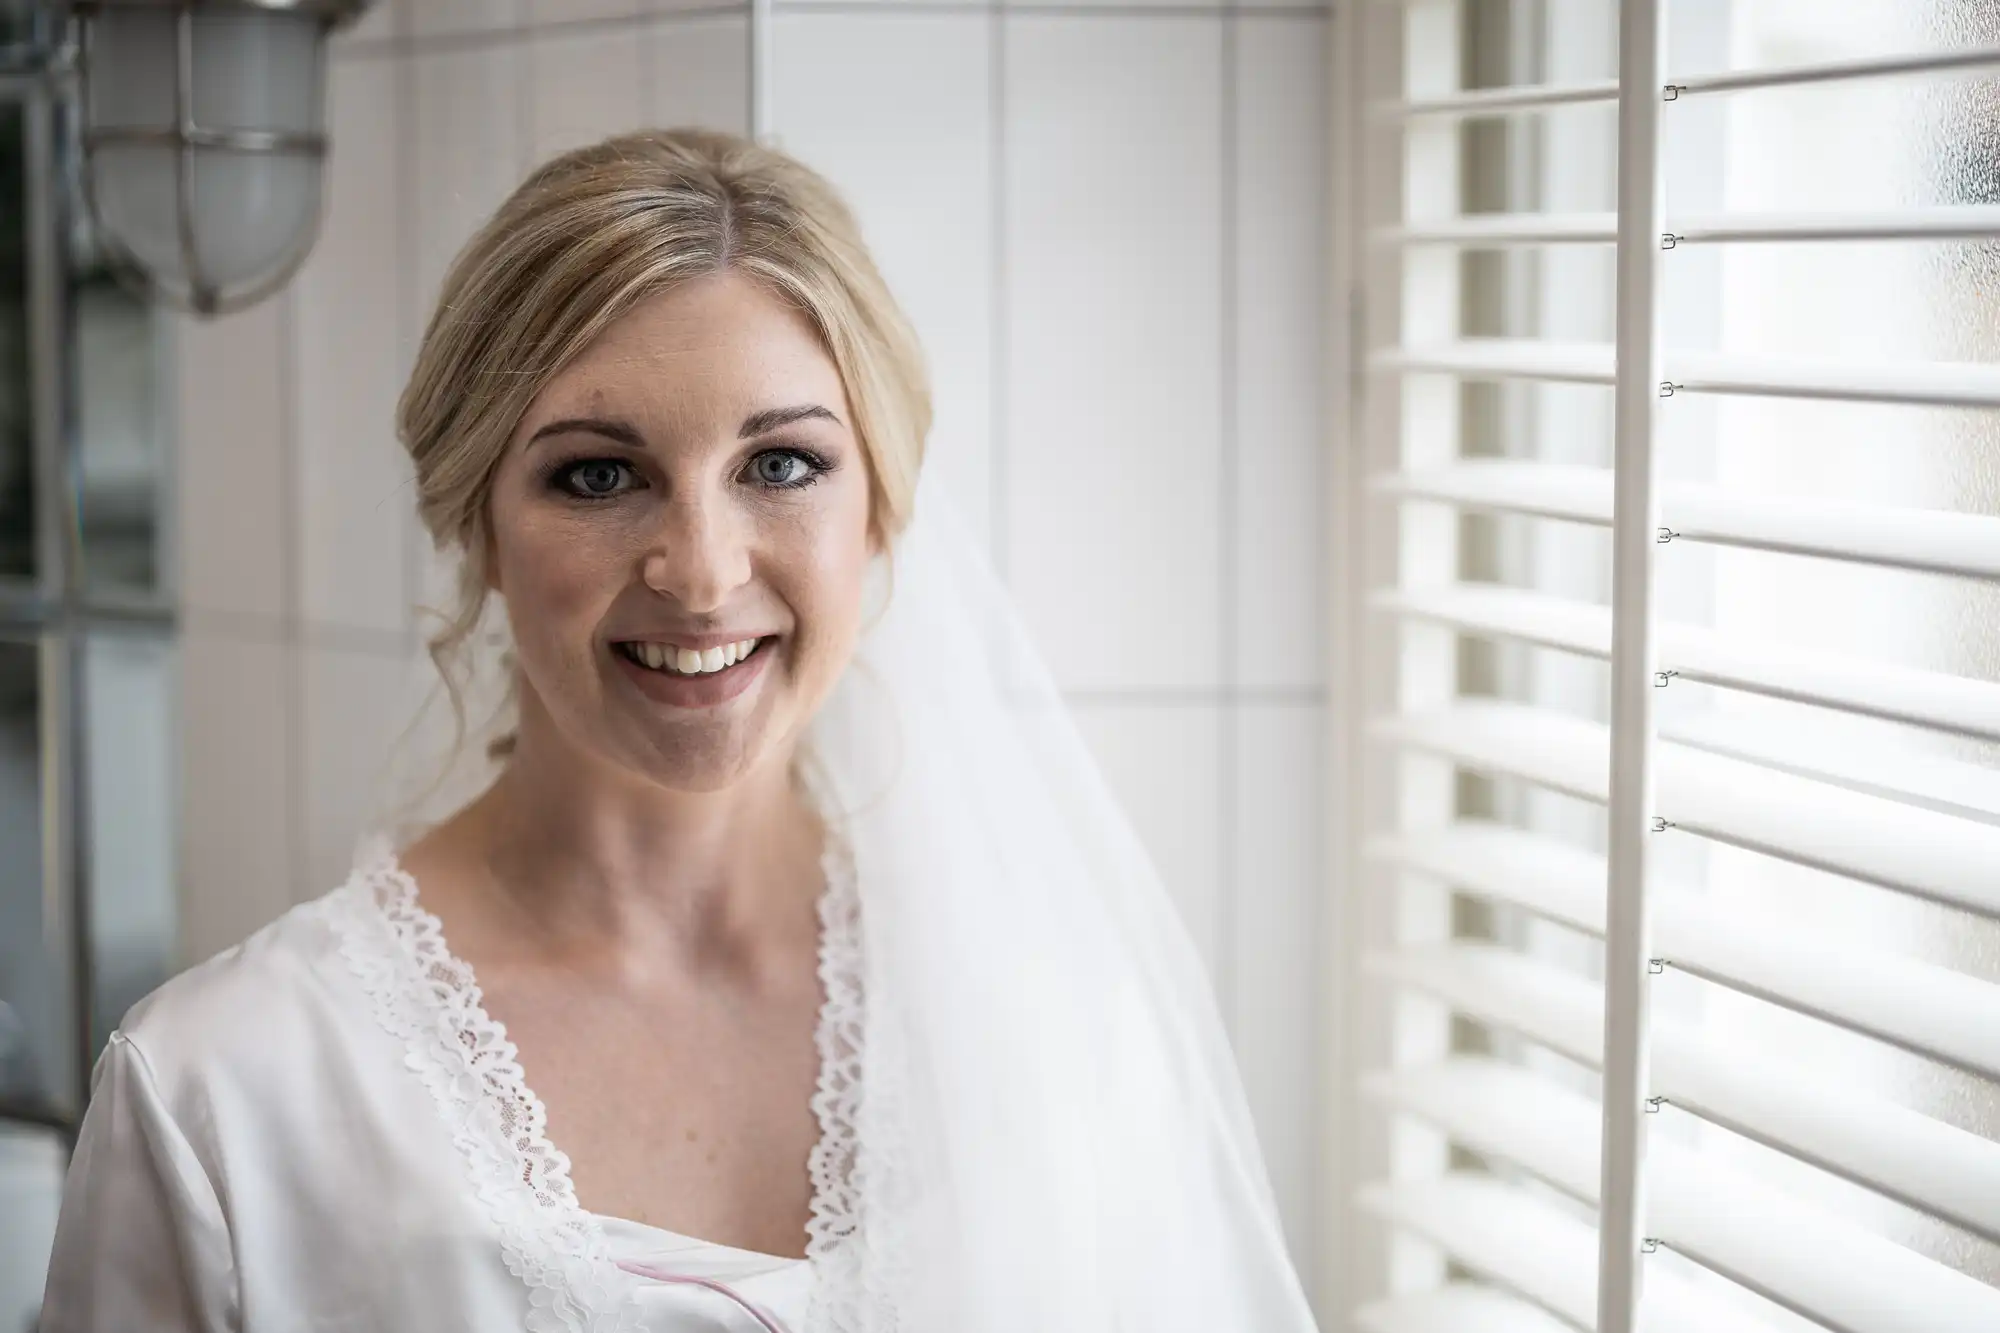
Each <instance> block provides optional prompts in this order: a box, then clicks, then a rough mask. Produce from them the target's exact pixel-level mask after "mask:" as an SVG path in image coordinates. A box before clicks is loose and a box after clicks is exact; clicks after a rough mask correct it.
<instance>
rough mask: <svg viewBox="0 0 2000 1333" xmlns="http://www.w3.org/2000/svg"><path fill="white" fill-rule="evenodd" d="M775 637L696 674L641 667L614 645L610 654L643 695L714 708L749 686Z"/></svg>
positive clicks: (674, 704) (673, 703) (676, 705)
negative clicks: (735, 658)
mask: <svg viewBox="0 0 2000 1333" xmlns="http://www.w3.org/2000/svg"><path fill="white" fill-rule="evenodd" d="M775 642H776V641H775V640H772V639H766V640H764V641H763V642H762V643H760V644H758V645H757V651H756V652H754V653H751V654H750V656H748V657H746V658H744V659H743V660H742V661H741V662H738V663H737V664H736V665H735V666H728V667H724V668H723V669H722V670H720V671H704V672H702V673H701V674H700V675H698V676H677V675H671V674H669V673H667V672H665V671H655V670H653V669H652V668H651V667H642V666H640V665H639V664H638V663H637V662H634V661H633V660H632V659H631V658H629V657H627V656H625V654H624V653H622V652H620V651H618V650H617V649H616V648H614V649H612V650H611V656H612V657H613V658H614V659H616V661H617V663H618V665H619V666H620V667H622V668H624V670H625V674H626V675H628V676H630V677H631V678H632V681H633V683H634V684H636V685H637V686H638V687H639V689H640V690H641V691H643V692H644V693H645V695H646V697H647V698H649V699H651V700H653V701H654V702H656V703H663V704H666V705H668V706H669V707H673V708H714V707H715V706H716V705H718V704H726V703H728V702H729V701H730V700H731V699H734V698H735V697H736V696H737V695H739V694H741V693H743V691H745V690H747V689H749V688H750V686H751V684H752V683H753V682H754V681H755V680H756V679H757V677H759V676H761V675H763V674H764V660H765V659H766V658H768V657H769V656H771V653H772V651H773V646H774V644H775Z"/></svg>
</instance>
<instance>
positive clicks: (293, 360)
mask: <svg viewBox="0 0 2000 1333" xmlns="http://www.w3.org/2000/svg"><path fill="white" fill-rule="evenodd" d="M278 321H279V335H278V404H279V413H280V415H279V421H278V435H279V448H278V474H279V481H278V484H279V487H280V499H279V501H278V508H279V512H280V513H282V514H283V515H284V518H285V533H284V537H283V538H282V540H281V541H280V543H279V547H278V579H279V586H281V587H282V588H283V589H284V599H285V600H284V607H283V614H282V615H281V616H280V622H279V623H280V626H281V643H282V650H281V656H282V658H283V661H284V664H285V667H284V681H285V708H284V718H285V721H284V732H283V741H282V744H283V746H284V773H285V777H284V783H285V842H286V861H287V862H288V866H289V870H290V876H291V884H290V886H289V888H290V892H289V893H288V894H287V895H286V896H287V897H288V898H289V899H290V901H292V902H294V903H296V902H300V901H302V900H303V898H302V892H303V889H304V886H305V883H306V875H305V869H306V867H305V859H306V857H305V826H306V796H305V775H306V762H305V744H306V725H305V713H306V701H305V693H306V654H305V646H304V636H303V635H302V634H301V632H300V627H301V624H302V622H303V620H304V609H305V608H304V601H305V596H304V593H305V588H304V579H303V578H302V577H301V570H300V565H301V563H302V562H301V560H300V558H299V519H300V504H299V468H298V450H299V295H298V288H297V286H295V285H292V284H287V285H286V287H285V290H284V294H283V295H282V296H281V297H280V298H279V301H278Z"/></svg>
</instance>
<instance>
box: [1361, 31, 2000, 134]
mask: <svg viewBox="0 0 2000 1333" xmlns="http://www.w3.org/2000/svg"><path fill="white" fill-rule="evenodd" d="M1995 65H2000V48H1994V47H1969V48H1963V49H1960V50H1955V51H1929V52H1914V53H1910V54H1905V55H1893V56H1875V57H1871V58H1869V59H1865V60H1828V61H1821V62H1816V63H1813V64H1803V65H1785V66H1778V67H1775V68H1771V69H1744V70H1729V71H1726V72H1724V73H1720V74H1697V75H1676V76H1674V77H1673V78H1672V79H1671V80H1670V86H1671V87H1672V89H1673V90H1674V94H1675V96H1677V97H1691V96H1699V95H1702V94H1708V93H1735V92H1748V91H1751V90H1753V89H1758V88H1789V87H1798V86H1800V85H1802V84H1809V83H1844V82H1855V81H1859V80H1863V79H1886V78H1898V77H1902V76H1905V75H1910V74H1950V73H1972V72H1977V71H1979V70H1984V69H1989V68H1991V67H1993V66H1995ZM1663 91H1664V90H1663ZM1617 96H1618V81H1617V80H1616V79H1604V80H1599V81H1596V82H1591V83H1574V84H1535V85H1526V84H1524V85H1519V86H1516V87H1509V88H1482V89H1478V90H1476V91H1473V92H1465V93H1458V94H1456V95H1453V96H1449V97H1432V98H1424V99H1422V100H1410V101H1389V102H1378V103H1376V104H1375V105H1373V106H1371V107H1370V108H1369V112H1370V114H1371V115H1372V116H1373V117H1374V118H1376V119H1378V120H1417V119H1429V118H1434V117H1440V116H1442V117H1451V118H1460V117H1467V116H1492V115H1503V114H1511V113H1513V112H1517V111H1537V110H1544V109H1547V108H1549V107H1556V106H1572V105H1587V104H1589V103H1593V102H1609V101H1613V100H1615V99H1616V98H1617Z"/></svg>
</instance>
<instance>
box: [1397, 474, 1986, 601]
mask: <svg viewBox="0 0 2000 1333" xmlns="http://www.w3.org/2000/svg"><path fill="white" fill-rule="evenodd" d="M1377 489H1379V490H1381V491H1382V492H1383V493H1384V494H1388V495H1396V496H1400V497H1402V498H1405V499H1413V500H1435V501H1440V502H1443V503H1447V504H1455V505H1459V506H1462V507H1464V508H1468V509H1492V510H1497V511H1501V512H1506V513H1520V514H1528V515H1531V516H1534V517H1539V518H1555V519H1562V520H1567V521H1569V522H1575V523H1591V524H1595V525H1598V526H1608V525H1609V524H1610V523H1611V469H1609V468H1593V467H1574V466H1570V465H1567V464H1557V463H1525V462H1513V461H1508V460H1500V459H1475V460H1472V461H1469V462H1464V463H1456V464H1453V465H1452V466H1450V467H1443V468H1435V469H1431V470H1429V471H1425V472H1420V473H1395V474H1391V475H1389V476H1387V477H1384V478H1382V479H1381V480H1380V481H1379V483H1378V486H1377ZM1660 522H1661V523H1662V524H1663V525H1664V526H1665V527H1666V528H1667V529H1668V530H1669V531H1670V532H1671V533H1672V534H1673V537H1674V539H1675V540H1687V541H1696V542H1704V543H1707V544H1709V545H1714V546H1735V547H1741V548H1744V549H1746V550H1759V551H1775V552H1778V553H1780V554H1783V555H1806V556H1817V557H1820V558H1821V559H1827V560H1849V561H1854V562H1856V563H1859V564H1868V565H1880V566H1883V567H1886V568H1891V569H1908V570H1915V571H1917V572H1919V573H1929V574H1956V575H1961V576H1963V577H1966V578H1980V579H2000V518H1992V517H1989V516H1987V515H1984V514H1962V513H1953V512H1949V511H1942V510H1935V509H1894V508H1889V507H1887V506H1882V505H1859V504H1836V503H1832V502H1828V501H1803V500H1786V499H1772V498H1767V497H1760V498H1758V499H1755V500H1745V499H1739V498H1736V497H1733V496H1729V495H1726V494H1724V493H1722V492H1720V491H1716V490H1712V489H1709V488H1707V487H1692V486H1667V487H1663V488H1662V490H1661V495H1660Z"/></svg>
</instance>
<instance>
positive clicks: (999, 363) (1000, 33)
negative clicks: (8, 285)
mask: <svg viewBox="0 0 2000 1333" xmlns="http://www.w3.org/2000/svg"><path fill="white" fill-rule="evenodd" d="M986 11H987V15H988V19H987V32H988V37H987V52H986V67H987V80H988V87H987V94H986V95H987V115H988V117H989V118H990V121H991V123H990V124H989V125H988V126H987V135H988V143H989V150H990V161H989V162H988V164H987V171H988V174H989V178H990V180H991V183H992V187H993V200H992V216H991V219H990V225H991V227H992V228H993V240H992V250H991V259H992V263H991V266H990V270H989V273H990V281H991V283H992V288H991V293H990V294H991V297H992V301H993V315H992V320H993V323H992V327H991V330H990V336H991V337H992V339H993V341H992V344H991V346H990V347H989V348H988V349H987V358H988V366H987V375H988V377H989V383H988V384H987V390H986V391H987V435H988V438H987V445H986V490H987V495H986V522H987V529H988V536H987V543H988V549H989V550H990V551H991V553H992V558H993V570H994V572H995V573H996V574H997V575H998V576H999V580H1000V584H1001V586H1002V587H1004V588H1010V589H1011V588H1012V586H1013V571H1012V570H1011V569H1010V568H1009V564H1010V555H1011V548H1010V543H1009V542H1008V540H1007V522H1008V517H1009V511H1008V506H1007V477H1008V469H1007V427H1008V411H1007V405H1008V404H1007V395H1008V392H1009V388H1010V385H1009V379H1008V377H1009V375H1010V374H1011V373H1012V365H1011V358H1010V357H1009V356H1008V339H1009V337H1010V336H1011V332H1010V325H1009V322H1008V318H1009V305H1008V301H1007V278H1008V272H1007V257H1008V252H1007V82H1006V80H1007V14H1006V10H1005V8H1004V7H1003V5H1002V3H1001V0H987V5H986Z"/></svg>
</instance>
